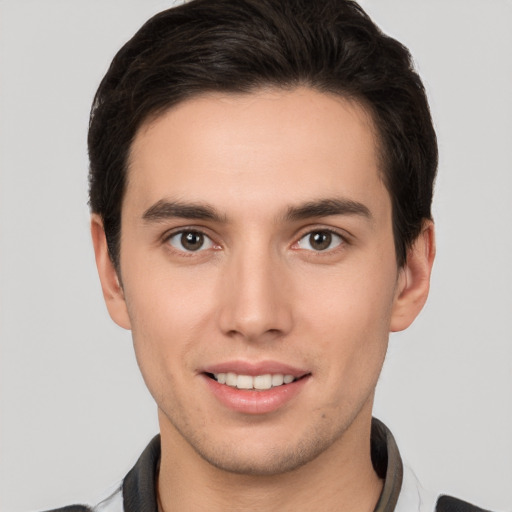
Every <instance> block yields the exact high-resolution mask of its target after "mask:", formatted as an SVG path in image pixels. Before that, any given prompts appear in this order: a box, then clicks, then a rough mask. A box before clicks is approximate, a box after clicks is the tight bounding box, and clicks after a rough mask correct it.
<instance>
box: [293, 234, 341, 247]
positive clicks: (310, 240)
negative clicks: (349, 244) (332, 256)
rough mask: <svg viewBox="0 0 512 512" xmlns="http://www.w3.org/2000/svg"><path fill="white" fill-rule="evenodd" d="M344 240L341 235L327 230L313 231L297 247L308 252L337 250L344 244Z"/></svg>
mask: <svg viewBox="0 0 512 512" xmlns="http://www.w3.org/2000/svg"><path fill="white" fill-rule="evenodd" d="M343 242H344V240H343V238H342V237H341V236H340V235H337V234H336V233H333V232H332V231H328V230H325V229H323V230H322V229H319V230H317V231H311V232H309V233H307V234H306V235H304V236H303V237H302V238H301V239H300V240H299V241H298V242H297V245H298V247H299V248H300V249H307V250H308V251H316V252H322V251H327V250H329V249H335V248H336V247H339V246H340V245H341V244H343Z"/></svg>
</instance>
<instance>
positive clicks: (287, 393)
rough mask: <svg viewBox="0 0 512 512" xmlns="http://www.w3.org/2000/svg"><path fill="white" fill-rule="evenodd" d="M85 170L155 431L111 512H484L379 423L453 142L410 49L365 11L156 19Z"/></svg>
mask: <svg viewBox="0 0 512 512" xmlns="http://www.w3.org/2000/svg"><path fill="white" fill-rule="evenodd" d="M89 154H90V162H91V172H90V205H91V209H92V222H91V231H92V237H93V243H94V249H95V254H96V262H97V266H98V271H99V276H100V280H101V284H102V289H103V294H104V297H105V301H106V304H107V307H108V310H109V313H110V315H111V317H112V319H113V320H114V321H115V322H116V323H117V324H118V325H120V326H122V327H124V328H126V329H130V330H131V331H132V334H133V341H134V346H135V352H136V356H137V360H138V363H139V366H140V368H141V371H142V375H143V377H144V379H145V382H146V384H147V386H148V388H149V390H150V392H151V394H152V395H153V397H154V399H155V401H156V403H157V405H158V410H159V424H160V436H159V437H157V438H155V439H154V440H153V441H152V442H151V444H150V445H149V446H148V448H147V449H146V451H145V452H144V453H143V454H142V456H141V458H140V459H139V462H138V463H137V464H136V466H135V467H134V468H133V469H132V471H130V473H129V474H128V475H127V476H126V478H125V479H124V481H123V483H122V486H121V487H120V488H119V489H118V490H117V491H116V492H115V493H114V494H113V495H112V496H110V497H108V498H107V499H106V500H105V501H103V502H102V503H101V504H100V505H99V506H98V508H97V510H105V511H114V510H116V511H117V510H125V511H126V512H132V511H146V510H147V511H157V510H159V511H171V510H187V511H188V510H204V509H208V510H213V511H216V510H219V511H220V510H222V511H224V510H240V511H242V510H265V511H272V510H280V511H282V510H318V511H334V510H336V511H371V510H375V511H392V510H396V511H398V512H405V511H410V510H419V511H434V510H438V511H449V510H461V511H462V510H468V511H471V510H480V509H477V508H476V507H473V506H471V505H469V504H466V503H464V502H461V501H459V500H456V499H454V498H450V497H441V498H439V499H438V497H437V496H431V495H429V494H428V493H426V492H425V491H423V490H422V489H421V488H420V486H419V485H418V484H417V482H416V481H415V480H414V477H413V475H412V473H410V472H409V470H407V469H406V468H405V469H404V467H403V464H402V462H401V459H400V454H399V452H398V448H397V446H396V444H395V442H394V440H393V436H392V434H391V433H390V432H389V431H388V430H387V428H386V427H385V426H384V425H383V424H382V423H380V422H379V421H378V420H374V419H373V420H372V405H373V397H374V392H375V386H376V383H377V379H378V376H379V373H380V370H381V367H382V364H383V361H384V357H385V353H386V349H387V342H388V335H389V332H391V331H400V330H403V329H405V328H407V327H408V326H409V325H410V324H411V323H412V322H413V320H414V319H415V317H416V316H417V314H418V313H419V312H420V310H421V309H422V307H423V305H424V303H425V301H426V298H427V295H428V289H429V278H430V271H431V268H432V264H433V260H434V255H435V242H434V228H433V222H432V218H431V211H430V205H431V200H432V189H433V181H434V177H435V172H436V168H437V145H436V137H435V133H434V130H433V127H432V122H431V118H430V113H429V108H428V104H427V100H426V97H425V93H424V90H423V86H422V84H421V81H420V79H419V77H418V76H417V74H416V73H415V71H414V70H413V68H412V66H411V61H410V56H409V54H408V52H407V50H406V49H405V48H404V47H403V46H402V45H400V44H399V43H398V42H397V41H395V40H393V39H391V38H389V37H387V36H385V35H383V34H382V33H381V32H380V31H379V30H378V29H377V28H376V27H375V26H374V25H373V23H372V22H371V20H370V19H369V18H368V17H367V16H366V15H365V14H364V12H363V11H362V10H361V9H360V8H359V6H357V4H355V3H354V2H351V1H343V0H322V1H315V2H311V1H306V0H284V1H276V0H243V1H237V2H232V1H226V0H195V1H192V2H190V3H188V4H185V5H183V6H181V7H177V8H174V9H170V10H168V11H165V12H163V13H161V14H159V15H157V16H155V17H154V18H152V19H151V20H150V21H148V22H147V23H146V24H145V25H144V26H143V27H142V29H141V30H140V31H139V32H138V33H137V34H136V35H135V36H134V37H133V39H131V40H130V41H129V42H128V43H127V44H126V45H125V46H124V47H123V48H122V49H121V51H120V52H119V53H118V55H117V56H116V57H115V59H114V61H113V62H112V65H111V67H110V69H109V71H108V73H107V74H106V76H105V78H104V79H103V81H102V83H101V85H100V88H99V90H98V93H97V95H96V98H95V102H94V105H93V109H92V114H91V125H90V131H89ZM69 510H89V509H87V508H84V507H80V506H77V507H71V508H69Z"/></svg>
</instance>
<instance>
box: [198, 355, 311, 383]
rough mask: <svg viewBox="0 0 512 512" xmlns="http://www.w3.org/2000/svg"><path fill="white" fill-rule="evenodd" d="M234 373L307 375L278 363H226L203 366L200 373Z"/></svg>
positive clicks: (299, 369) (240, 361)
mask: <svg viewBox="0 0 512 512" xmlns="http://www.w3.org/2000/svg"><path fill="white" fill-rule="evenodd" d="M230 372H231V373H236V374H237V375H251V376H252V377H255V376H256V375H266V374H269V373H270V374H283V375H293V377H295V378H296V379H297V378H299V377H303V376H304V375H307V374H308V373H310V372H308V371H307V370H304V369H302V368H297V367H296V366H291V365H289V364H285V363H280V362H279V361H258V362H251V361H242V360H237V361H226V362H223V363H216V364H212V365H208V366H205V367H204V368H202V369H201V370H200V373H230Z"/></svg>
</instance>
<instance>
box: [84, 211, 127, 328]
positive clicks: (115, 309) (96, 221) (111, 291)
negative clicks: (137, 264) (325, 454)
mask: <svg viewBox="0 0 512 512" xmlns="http://www.w3.org/2000/svg"><path fill="white" fill-rule="evenodd" d="M91 235H92V243H93V246H94V255H95V257H96V267H97V268H98V274H99V277H100V282H101V289H102V291H103V298H104V299H105V304H106V305H107V309H108V312H109V314H110V317H111V318H112V320H114V322H115V323H116V324H117V325H119V326H120V327H123V328H124V329H130V328H131V324H130V318H129V316H128V310H127V308H126V301H125V298H124V292H123V287H122V286H121V282H120V280H119V277H118V275H117V272H116V269H115V267H114V264H113V263H112V260H111V259H110V255H109V253H108V247H107V239H106V237H105V230H104V229H103V221H102V220H101V217H100V216H99V215H97V214H93V215H92V216H91Z"/></svg>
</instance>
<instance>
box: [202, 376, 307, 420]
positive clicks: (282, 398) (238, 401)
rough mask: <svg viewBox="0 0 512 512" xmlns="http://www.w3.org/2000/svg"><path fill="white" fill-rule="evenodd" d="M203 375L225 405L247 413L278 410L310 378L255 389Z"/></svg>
mask: <svg viewBox="0 0 512 512" xmlns="http://www.w3.org/2000/svg"><path fill="white" fill-rule="evenodd" d="M203 377H204V379H205V381H206V384H207V386H208V387H209V389H210V391H211V392H212V393H213V394H214V395H215V397H216V398H217V399H218V400H219V401H220V402H221V403H222V404H223V405H225V406H226V407H228V408H229V409H232V410H234V411H236V412H241V413H245V414H267V413H270V412H274V411H276V410H277V409H279V408H280V407H283V406H284V405H285V404H287V403H288V402H289V401H290V400H292V399H293V398H294V397H295V396H297V394H298V393H300V391H301V390H302V388H303V387H304V385H305V384H306V382H307V381H308V380H309V376H305V377H302V378H301V379H299V380H296V381H294V382H291V383H290V384H284V385H283V386H276V387H275V388H270V389H266V390H264V391H255V390H247V389H238V388H233V387H231V386H227V385H226V384H219V383H218V382H217V381H216V380H215V379H212V378H210V377H208V376H207V375H203Z"/></svg>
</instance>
